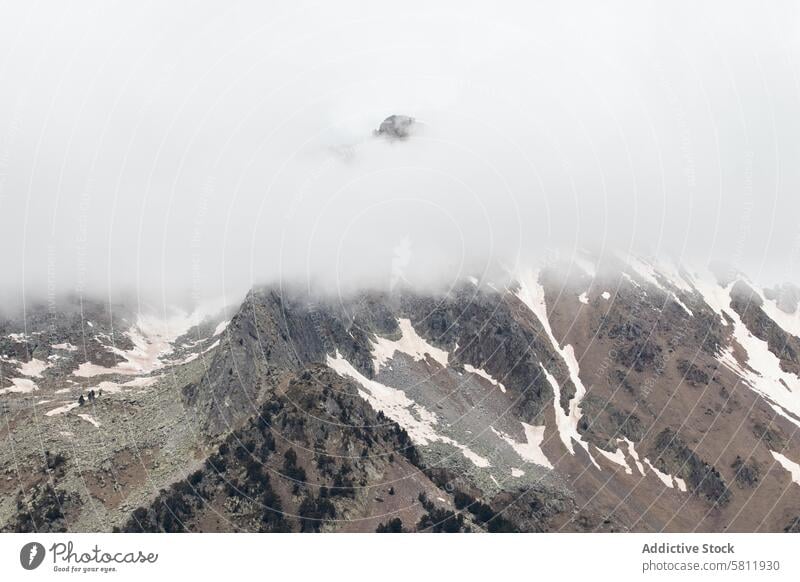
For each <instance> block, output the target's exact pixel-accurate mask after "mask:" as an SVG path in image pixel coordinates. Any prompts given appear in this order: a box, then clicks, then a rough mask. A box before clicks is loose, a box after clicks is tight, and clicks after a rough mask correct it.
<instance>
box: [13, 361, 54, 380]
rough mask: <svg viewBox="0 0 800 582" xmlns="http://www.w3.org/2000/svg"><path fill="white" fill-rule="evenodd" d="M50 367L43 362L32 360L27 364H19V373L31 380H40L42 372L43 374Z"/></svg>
mask: <svg viewBox="0 0 800 582" xmlns="http://www.w3.org/2000/svg"><path fill="white" fill-rule="evenodd" d="M50 366H51V364H49V363H47V362H45V361H44V360H37V359H36V358H32V359H31V360H30V361H29V362H24V363H22V364H20V366H19V371H20V373H21V374H22V375H23V376H29V377H31V378H41V377H42V372H44V371H45V370H46V369H47V368H49V367H50Z"/></svg>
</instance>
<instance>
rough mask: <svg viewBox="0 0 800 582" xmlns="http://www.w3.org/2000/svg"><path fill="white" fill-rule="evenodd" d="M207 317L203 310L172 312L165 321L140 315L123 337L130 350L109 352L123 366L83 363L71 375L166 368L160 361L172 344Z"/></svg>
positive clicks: (121, 372) (137, 371) (122, 373)
mask: <svg viewBox="0 0 800 582" xmlns="http://www.w3.org/2000/svg"><path fill="white" fill-rule="evenodd" d="M208 315H209V314H208V312H207V311H206V309H204V308H199V309H197V310H195V311H194V312H192V313H186V312H183V311H176V312H175V313H173V314H172V315H171V316H169V317H167V318H163V317H158V316H153V315H141V314H140V315H139V317H138V318H137V320H136V325H134V326H133V327H131V328H130V329H129V330H128V332H127V336H128V337H129V338H130V340H131V342H133V349H131V350H127V351H126V350H121V349H118V348H115V347H110V348H109V349H110V350H111V351H112V352H113V353H115V354H117V355H119V356H122V357H123V358H125V361H124V362H120V363H118V364H117V365H116V366H114V367H112V368H107V367H104V366H98V365H96V364H92V363H90V362H84V363H83V364H81V365H80V367H79V368H78V369H77V370H76V371H75V375H76V376H80V377H84V378H90V377H92V376H100V375H106V374H121V375H128V376H138V375H143V374H149V373H151V372H153V371H155V370H158V369H161V368H163V367H164V366H166V365H167V363H166V362H164V361H163V358H164V356H166V355H168V354H170V353H171V352H172V350H173V345H172V344H173V343H174V342H175V340H177V339H178V338H179V337H181V336H182V335H184V334H186V333H187V332H188V331H189V330H190V329H191V328H192V327H194V326H196V325H198V324H199V323H202V321H203V320H204V319H205V318H206V317H208Z"/></svg>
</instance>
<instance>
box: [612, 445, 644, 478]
mask: <svg viewBox="0 0 800 582" xmlns="http://www.w3.org/2000/svg"><path fill="white" fill-rule="evenodd" d="M618 442H623V443H625V444H626V445H627V446H628V454H629V455H630V456H631V458H632V459H633V462H634V463H635V464H636V469H637V470H638V471H639V474H641V475H644V465H642V462H641V461H640V460H639V453H637V452H636V448H635V447H634V446H633V443H632V442H631V441H630V440H628V439H627V438H623V439H619V441H618Z"/></svg>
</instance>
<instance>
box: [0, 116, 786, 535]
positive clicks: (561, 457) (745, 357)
mask: <svg viewBox="0 0 800 582" xmlns="http://www.w3.org/2000/svg"><path fill="white" fill-rule="evenodd" d="M404 119H406V120H407V119H409V118H402V117H401V116H392V117H391V118H389V119H387V120H386V121H385V122H384V123H383V124H382V125H381V129H380V130H379V131H378V132H379V133H384V134H386V135H387V136H393V137H403V136H404V135H407V133H405V134H403V133H402V132H403V131H406V130H407V128H408V124H406V122H405V121H403V120H404ZM390 120H391V121H390ZM409 123H410V122H409ZM384 126H386V128H384ZM403 128H405V129H403ZM797 297H798V292H797V289H796V288H795V287H792V286H790V285H784V286H779V287H776V288H774V289H760V288H758V287H757V286H756V285H754V284H753V283H752V282H750V281H749V280H748V279H747V277H746V276H745V275H744V274H741V273H738V272H736V271H734V270H731V269H718V268H714V269H692V268H687V267H682V266H679V265H674V264H671V263H663V262H658V261H648V260H644V259H641V258H638V257H624V258H623V257H617V258H615V259H614V260H605V261H596V260H593V259H592V258H591V257H588V256H587V257H584V258H581V259H580V260H573V261H569V262H565V263H563V264H559V263H557V262H555V263H552V264H549V265H548V266H547V267H544V268H540V269H521V270H519V271H517V272H515V273H514V274H513V277H512V280H511V281H510V282H505V283H502V284H500V283H498V282H492V281H483V280H480V279H479V278H475V277H467V278H465V279H464V280H462V281H460V282H458V283H457V284H455V285H454V286H453V287H452V288H450V289H449V290H448V291H447V292H441V293H434V292H420V291H416V290H414V289H408V288H396V289H393V290H392V291H391V292H378V291H364V292H361V293H353V294H351V295H349V296H346V297H336V298H327V297H326V296H325V295H324V294H319V295H310V294H309V293H308V290H307V289H304V290H302V291H301V290H299V289H297V290H291V289H287V287H286V286H280V287H263V288H256V289H253V290H251V291H250V292H249V293H248V294H247V296H246V297H245V298H244V300H243V301H242V303H241V304H240V305H238V306H233V307H232V308H230V307H229V308H223V307H222V306H207V307H204V308H203V309H198V310H195V311H194V312H192V313H185V312H182V311H180V310H175V311H174V312H173V313H159V315H157V316H155V315H152V314H150V315H148V314H144V313H139V312H136V311H133V310H130V309H128V308H126V307H125V306H123V305H107V304H103V303H99V302H92V301H90V300H88V299H85V298H84V299H82V300H80V301H78V300H69V301H64V302H63V303H62V304H57V305H50V304H48V305H42V306H34V307H32V308H31V307H29V309H28V310H27V312H26V313H25V314H24V317H23V316H20V317H7V318H6V319H4V320H2V321H0V407H1V408H2V414H3V423H2V425H0V435H1V436H2V438H3V442H4V443H6V445H5V446H4V447H3V448H2V450H0V470H2V474H0V528H2V529H3V530H5V531H18V532H31V531H38V532H47V531H74V532H81V531H113V530H118V531H147V532H151V531H300V532H317V531H366V532H373V531H379V532H417V531H419V532H423V531H424V532H468V531H473V532H482V531H487V532H544V531H608V532H622V531H640V532H660V531H673V532H681V531H705V532H723V531H745V532H752V531H778V532H779V531H796V530H798V529H800V435H798V427H800V311H798V301H797Z"/></svg>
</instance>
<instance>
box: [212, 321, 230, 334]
mask: <svg viewBox="0 0 800 582" xmlns="http://www.w3.org/2000/svg"><path fill="white" fill-rule="evenodd" d="M230 323H231V322H230V320H226V321H222V322H220V324H219V325H218V326H217V327H215V328H214V334H213V335H219V334H221V333H222V332H223V331H225V330H226V329H228V325H230Z"/></svg>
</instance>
